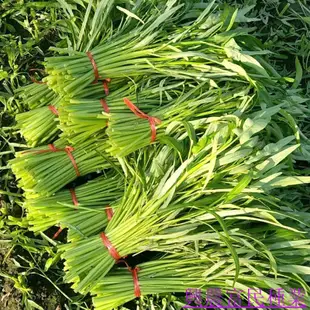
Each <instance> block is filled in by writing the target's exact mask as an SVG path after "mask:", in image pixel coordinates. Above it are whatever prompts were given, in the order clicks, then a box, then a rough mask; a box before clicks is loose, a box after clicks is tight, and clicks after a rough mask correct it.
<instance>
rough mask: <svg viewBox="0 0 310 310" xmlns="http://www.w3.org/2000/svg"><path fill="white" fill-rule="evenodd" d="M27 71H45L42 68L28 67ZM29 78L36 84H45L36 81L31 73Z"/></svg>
mask: <svg viewBox="0 0 310 310" xmlns="http://www.w3.org/2000/svg"><path fill="white" fill-rule="evenodd" d="M29 71H30V72H31V71H39V72H43V73H45V71H44V70H43V69H29ZM30 80H31V81H32V82H33V83H36V84H47V83H46V82H42V81H38V80H36V79H35V78H34V77H33V76H32V75H30Z"/></svg>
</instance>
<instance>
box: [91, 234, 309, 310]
mask: <svg viewBox="0 0 310 310" xmlns="http://www.w3.org/2000/svg"><path fill="white" fill-rule="evenodd" d="M206 235H207V234H206ZM214 235H216V234H214ZM233 236H234V238H235V239H237V240H240V239H241V238H242V237H241V236H240V234H239V235H236V234H233ZM208 237H211V234H209V236H208ZM244 239H247V238H244ZM247 241H249V242H247V243H246V242H244V244H242V241H241V240H240V242H239V244H237V245H236V247H237V249H238V252H239V253H240V254H239V255H240V265H239V266H238V268H239V269H240V276H239V278H238V279H237V281H236V282H235V274H236V272H238V271H237V266H236V265H235V264H234V260H233V258H232V257H231V255H230V253H229V251H228V249H227V248H226V247H225V244H221V245H222V246H223V247H221V246H219V245H215V244H214V245H213V246H212V247H209V248H208V249H204V250H200V251H199V253H198V254H194V253H193V251H192V253H191V252H189V251H186V250H185V251H182V252H181V253H179V254H174V255H167V256H164V257H162V258H157V259H156V260H153V261H149V262H145V263H141V264H139V265H138V266H137V267H135V268H117V270H115V271H112V272H110V273H109V274H108V275H107V276H106V277H105V278H104V279H103V280H102V281H101V283H100V284H99V285H98V286H97V287H96V288H95V289H94V290H93V291H92V293H93V294H96V296H95V297H93V302H94V306H95V309H96V310H110V309H115V308H117V307H118V306H120V305H122V304H124V303H126V302H128V301H130V300H132V299H134V298H136V297H140V296H146V295H148V294H161V293H172V292H174V293H177V292H179V293H184V296H185V293H186V292H188V293H187V294H186V295H187V296H188V298H187V302H188V303H187V305H189V306H192V307H194V306H196V307H199V306H201V307H202V306H210V307H211V306H212V298H214V299H213V302H217V303H219V304H221V305H222V306H221V307H225V306H226V307H227V305H229V300H230V304H231V305H232V302H233V301H235V302H239V305H241V304H244V302H243V303H241V300H244V301H248V300H249V297H248V296H249V295H248V294H249V292H250V290H251V289H253V287H259V288H260V289H261V290H262V295H263V297H264V300H266V301H268V298H269V294H270V291H272V290H273V289H275V288H278V287H281V289H282V290H283V291H282V292H281V293H282V294H284V296H285V299H286V301H287V305H288V304H289V300H290V299H291V298H290V295H291V292H292V291H291V289H292V287H296V286H297V287H305V286H304V284H305V281H304V280H303V279H302V278H301V277H302V276H306V271H304V270H303V269H302V268H300V272H299V277H295V278H288V273H287V268H289V267H290V265H289V263H288V262H287V261H282V262H281V263H280V265H279V266H278V267H277V268H278V270H275V271H274V270H270V262H269V260H268V256H267V255H266V253H268V254H269V256H270V257H273V258H274V257H276V256H277V254H278V249H280V246H279V245H278V244H277V245H273V244H270V245H268V246H270V250H267V248H265V245H264V244H263V243H262V242H261V240H259V242H260V245H259V243H258V244H257V247H258V249H260V251H259V250H258V249H255V248H254V247H253V246H251V242H253V241H252V240H251V239H248V240H247ZM264 241H265V242H267V244H268V241H269V240H268V239H267V240H264ZM291 242H292V243H291ZM297 242H298V241H296V243H295V242H294V241H293V240H291V241H290V242H287V241H283V242H281V241H280V243H279V244H280V245H283V246H285V247H284V248H283V249H281V253H282V255H283V256H284V255H285V256H286V255H288V256H291V255H290V253H291V251H293V252H294V253H295V254H296V256H297V257H298V258H297V260H299V261H302V260H303V252H304V251H305V249H306V248H307V246H308V244H309V240H302V241H301V244H302V245H301V249H296V248H295V246H294V243H295V244H296V245H297ZM285 244H286V245H285ZM290 244H292V245H290ZM295 264H296V263H295ZM300 267H302V266H300ZM258 274H259V277H258ZM195 289H197V290H195ZM209 289H210V290H209ZM216 289H217V290H220V292H221V296H215V295H212V293H211V292H212V291H213V294H214V292H215V290H216ZM195 291H196V294H194V293H195ZM309 291H310V290H309V288H308V287H307V286H306V292H307V293H308V292H309ZM189 292H192V294H193V295H192V297H190V294H189ZM199 292H200V294H199ZM208 293H209V296H208ZM231 294H235V295H237V294H238V295H239V298H240V300H237V299H236V297H237V296H235V299H232V298H233V295H231ZM251 301H252V300H251ZM252 302H253V304H254V306H258V304H257V303H258V301H257V300H256V301H255V300H253V301H252ZM270 303H271V304H274V305H277V303H278V300H277V299H274V300H273V301H272V300H270V301H269V304H270ZM306 304H308V305H309V304H310V303H309V302H306ZM226 307H225V308H226Z"/></svg>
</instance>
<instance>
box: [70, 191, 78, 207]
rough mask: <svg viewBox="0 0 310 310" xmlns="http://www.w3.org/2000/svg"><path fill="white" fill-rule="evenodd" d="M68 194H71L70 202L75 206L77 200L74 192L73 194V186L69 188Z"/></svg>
mask: <svg viewBox="0 0 310 310" xmlns="http://www.w3.org/2000/svg"><path fill="white" fill-rule="evenodd" d="M70 194H71V198H72V202H73V204H74V205H75V206H78V205H79V202H78V200H77V197H76V194H75V190H74V188H70Z"/></svg>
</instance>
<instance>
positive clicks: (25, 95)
mask: <svg viewBox="0 0 310 310" xmlns="http://www.w3.org/2000/svg"><path fill="white" fill-rule="evenodd" d="M16 94H17V95H18V96H19V97H20V98H21V99H22V100H23V103H24V104H25V105H26V107H27V108H28V109H29V110H33V109H36V108H40V107H44V106H47V105H53V104H54V100H57V94H56V93H55V92H54V91H53V90H51V89H50V88H49V87H48V86H47V85H46V84H37V83H32V84H29V85H26V86H23V87H20V88H18V89H17V90H16Z"/></svg>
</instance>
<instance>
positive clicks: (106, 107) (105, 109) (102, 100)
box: [100, 99, 110, 113]
mask: <svg viewBox="0 0 310 310" xmlns="http://www.w3.org/2000/svg"><path fill="white" fill-rule="evenodd" d="M100 103H101V105H102V107H103V110H104V112H106V113H110V109H109V107H108V104H107V102H106V101H105V100H104V99H100Z"/></svg>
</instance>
